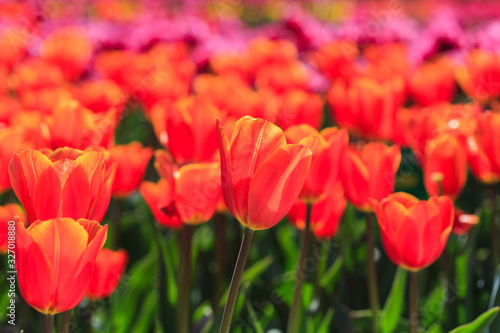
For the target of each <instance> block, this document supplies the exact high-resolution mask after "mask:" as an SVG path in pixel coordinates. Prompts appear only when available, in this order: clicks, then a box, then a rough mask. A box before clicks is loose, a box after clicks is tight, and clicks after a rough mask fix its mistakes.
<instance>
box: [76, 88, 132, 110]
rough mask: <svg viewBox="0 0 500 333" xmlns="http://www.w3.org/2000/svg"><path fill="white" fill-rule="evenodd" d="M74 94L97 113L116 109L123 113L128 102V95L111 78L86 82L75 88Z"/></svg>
mask: <svg viewBox="0 0 500 333" xmlns="http://www.w3.org/2000/svg"><path fill="white" fill-rule="evenodd" d="M73 95H74V98H75V99H76V100H77V101H79V102H80V103H81V104H82V105H83V106H84V107H85V108H87V109H89V110H91V111H93V112H95V113H99V112H106V111H109V110H110V109H115V110H117V112H118V114H121V113H122V111H123V110H124V108H125V103H126V102H127V95H125V94H124V93H123V91H122V89H121V88H120V86H119V85H118V84H116V83H115V82H113V81H111V80H96V81H87V82H84V83H82V84H81V85H79V86H78V87H76V88H75V89H73Z"/></svg>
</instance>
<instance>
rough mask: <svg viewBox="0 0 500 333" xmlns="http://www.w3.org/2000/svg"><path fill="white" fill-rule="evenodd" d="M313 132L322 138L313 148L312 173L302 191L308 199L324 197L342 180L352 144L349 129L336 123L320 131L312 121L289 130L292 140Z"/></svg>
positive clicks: (306, 200) (289, 139) (310, 200)
mask: <svg viewBox="0 0 500 333" xmlns="http://www.w3.org/2000/svg"><path fill="white" fill-rule="evenodd" d="M311 135H312V136H316V137H318V138H319V140H318V141H319V144H318V146H317V148H316V149H315V150H312V149H311V150H312V151H313V155H312V159H311V166H310V168H309V174H308V176H307V178H306V182H305V183H304V187H302V191H301V192H300V199H301V200H302V201H303V202H305V203H314V202H316V201H318V200H321V199H322V198H323V197H324V196H325V195H326V194H327V193H328V192H329V191H331V190H332V188H333V187H334V186H335V185H336V184H337V183H338V182H339V181H340V164H341V161H342V156H343V154H344V150H345V149H346V148H347V146H348V144H349V135H348V134H347V130H345V129H340V130H339V129H338V128H336V127H330V128H325V129H323V130H322V131H321V132H318V131H317V130H315V129H314V128H312V127H311V126H309V125H295V126H291V127H289V128H288V129H287V130H285V137H286V139H287V141H288V142H290V143H299V142H300V141H301V140H302V139H304V138H306V137H309V136H311Z"/></svg>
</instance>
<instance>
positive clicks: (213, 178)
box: [155, 150, 220, 224]
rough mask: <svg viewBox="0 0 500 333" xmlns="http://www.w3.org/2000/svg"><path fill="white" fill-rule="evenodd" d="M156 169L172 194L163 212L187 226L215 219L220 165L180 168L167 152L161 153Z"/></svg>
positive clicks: (158, 156) (190, 165) (210, 164)
mask: <svg viewBox="0 0 500 333" xmlns="http://www.w3.org/2000/svg"><path fill="white" fill-rule="evenodd" d="M155 157H156V163H155V166H156V169H157V170H158V173H159V174H160V175H161V176H162V178H163V179H165V180H166V182H167V184H168V187H169V190H168V193H170V194H171V196H170V198H168V199H170V200H169V201H164V202H162V204H163V205H164V206H163V207H161V209H162V211H163V212H164V213H166V214H167V215H170V216H176V217H178V218H179V220H181V221H182V222H183V223H186V224H200V223H203V222H207V221H208V220H210V219H211V218H212V216H213V215H214V213H215V209H216V207H217V201H218V198H219V195H220V174H219V172H220V166H219V164H218V163H194V164H187V165H184V166H182V167H180V168H178V169H177V167H176V166H175V165H174V164H173V162H172V159H171V157H170V156H169V155H168V153H167V152H165V151H161V150H159V151H157V152H156V153H155Z"/></svg>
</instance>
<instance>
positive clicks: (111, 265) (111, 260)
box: [87, 249, 128, 300]
mask: <svg viewBox="0 0 500 333" xmlns="http://www.w3.org/2000/svg"><path fill="white" fill-rule="evenodd" d="M127 260H128V254H127V252H126V251H125V250H118V251H113V250H110V249H102V250H101V251H100V252H99V254H98V255H97V259H96V260H95V266H94V271H93V272H92V277H91V278H90V284H89V289H88V291H87V297H89V298H90V299H92V300H97V299H100V298H105V297H108V296H109V295H111V294H112V293H113V292H114V291H115V290H116V287H118V283H119V282H120V279H121V277H122V275H123V272H124V271H125V267H126V265H127Z"/></svg>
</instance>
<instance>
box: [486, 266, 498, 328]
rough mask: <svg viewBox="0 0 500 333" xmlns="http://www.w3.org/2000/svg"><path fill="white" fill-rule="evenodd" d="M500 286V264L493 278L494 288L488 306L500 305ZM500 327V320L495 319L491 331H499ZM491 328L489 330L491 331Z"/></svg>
mask: <svg viewBox="0 0 500 333" xmlns="http://www.w3.org/2000/svg"><path fill="white" fill-rule="evenodd" d="M499 288H500V265H499V266H497V268H496V270H495V277H494V279H493V288H492V289H491V296H490V303H489V306H488V308H489V309H491V308H493V307H494V306H498V305H500V299H499V297H498V290H499ZM499 328H500V320H499V319H495V320H493V322H492V323H491V329H490V330H491V331H492V332H498V329H499ZM490 330H489V331H490Z"/></svg>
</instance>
